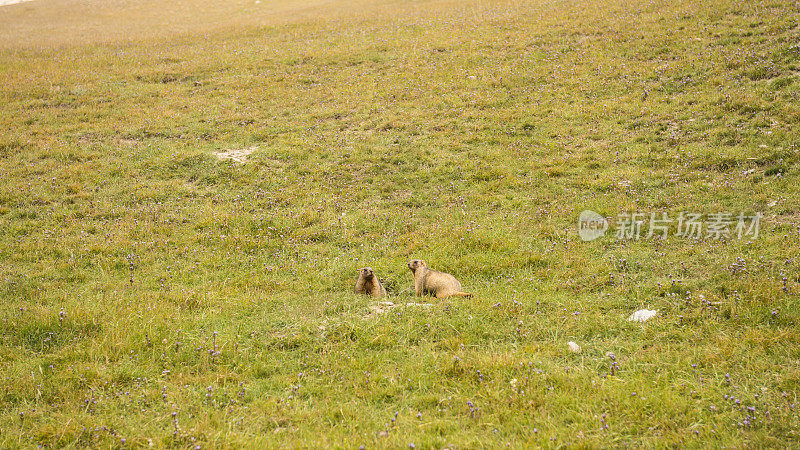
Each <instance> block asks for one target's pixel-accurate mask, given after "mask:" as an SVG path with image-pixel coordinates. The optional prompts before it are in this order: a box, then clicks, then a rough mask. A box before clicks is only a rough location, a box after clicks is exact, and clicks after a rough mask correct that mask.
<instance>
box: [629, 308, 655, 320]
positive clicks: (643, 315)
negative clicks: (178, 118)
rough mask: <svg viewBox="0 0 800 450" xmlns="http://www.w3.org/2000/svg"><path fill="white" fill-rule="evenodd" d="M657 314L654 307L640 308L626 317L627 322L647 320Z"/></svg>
mask: <svg viewBox="0 0 800 450" xmlns="http://www.w3.org/2000/svg"><path fill="white" fill-rule="evenodd" d="M656 314H658V311H656V310H654V309H640V310H638V311H636V312H634V313H633V314H631V315H630V317H628V322H647V321H648V320H650V319H652V318H653V317H655V316H656Z"/></svg>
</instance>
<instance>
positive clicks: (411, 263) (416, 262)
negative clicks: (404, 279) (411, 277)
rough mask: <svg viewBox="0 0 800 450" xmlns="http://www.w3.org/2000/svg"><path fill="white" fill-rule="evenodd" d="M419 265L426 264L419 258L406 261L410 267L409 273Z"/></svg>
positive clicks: (424, 265)
mask: <svg viewBox="0 0 800 450" xmlns="http://www.w3.org/2000/svg"><path fill="white" fill-rule="evenodd" d="M419 267H428V265H427V264H426V263H425V261H423V260H421V259H412V260H411V261H409V262H408V268H409V269H411V273H414V272H416V271H417V269H418V268H419Z"/></svg>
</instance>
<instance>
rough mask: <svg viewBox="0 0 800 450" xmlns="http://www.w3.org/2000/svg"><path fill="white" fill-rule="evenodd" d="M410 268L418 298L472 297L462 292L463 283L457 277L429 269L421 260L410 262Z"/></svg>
mask: <svg viewBox="0 0 800 450" xmlns="http://www.w3.org/2000/svg"><path fill="white" fill-rule="evenodd" d="M408 268H409V269H411V273H412V274H413V275H414V293H416V294H417V295H418V296H422V295H433V296H435V297H436V298H446V297H472V294H468V293H466V292H462V289H461V283H460V282H459V281H458V280H456V277H454V276H452V275H450V274H449V273H444V272H439V271H438V270H433V269H430V268H428V264H427V263H426V262H425V261H423V260H421V259H412V260H411V261H409V262H408Z"/></svg>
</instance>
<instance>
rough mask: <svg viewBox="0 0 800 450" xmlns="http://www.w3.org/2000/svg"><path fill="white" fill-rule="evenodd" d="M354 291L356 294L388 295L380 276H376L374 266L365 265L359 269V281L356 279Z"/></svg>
mask: <svg viewBox="0 0 800 450" xmlns="http://www.w3.org/2000/svg"><path fill="white" fill-rule="evenodd" d="M354 291H355V293H356V294H366V295H371V296H373V297H386V289H384V287H383V285H382V284H381V281H380V280H379V279H378V277H376V276H375V271H373V270H372V267H364V268H363V269H361V270H359V271H358V281H356V287H355V289H354Z"/></svg>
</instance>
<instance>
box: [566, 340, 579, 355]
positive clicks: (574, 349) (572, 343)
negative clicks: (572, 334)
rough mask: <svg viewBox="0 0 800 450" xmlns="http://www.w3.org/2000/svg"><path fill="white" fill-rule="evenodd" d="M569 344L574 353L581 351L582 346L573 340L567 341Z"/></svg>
mask: <svg viewBox="0 0 800 450" xmlns="http://www.w3.org/2000/svg"><path fill="white" fill-rule="evenodd" d="M567 346H568V347H569V351H571V352H572V353H580V352H581V346H580V345H578V344H576V343H574V342H572V341H569V342H567Z"/></svg>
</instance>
